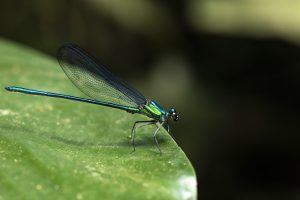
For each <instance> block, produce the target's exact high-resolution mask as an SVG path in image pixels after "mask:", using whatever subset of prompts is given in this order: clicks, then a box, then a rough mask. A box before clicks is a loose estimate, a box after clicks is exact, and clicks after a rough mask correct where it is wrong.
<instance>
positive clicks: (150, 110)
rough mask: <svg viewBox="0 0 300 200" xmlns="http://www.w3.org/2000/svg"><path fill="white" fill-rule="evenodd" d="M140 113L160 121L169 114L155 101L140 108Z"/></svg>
mask: <svg viewBox="0 0 300 200" xmlns="http://www.w3.org/2000/svg"><path fill="white" fill-rule="evenodd" d="M140 113H141V114H144V115H146V116H148V117H150V118H153V119H155V120H158V121H162V120H164V118H165V116H166V115H167V113H166V112H165V110H164V109H163V108H162V107H161V106H160V105H159V104H157V103H156V102H155V101H150V102H149V103H148V104H146V105H144V106H143V108H142V109H141V110H140Z"/></svg>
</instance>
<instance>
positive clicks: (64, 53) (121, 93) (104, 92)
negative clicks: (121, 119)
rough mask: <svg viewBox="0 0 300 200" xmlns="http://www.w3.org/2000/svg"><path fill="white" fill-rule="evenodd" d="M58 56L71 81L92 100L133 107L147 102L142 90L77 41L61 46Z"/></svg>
mask: <svg viewBox="0 0 300 200" xmlns="http://www.w3.org/2000/svg"><path fill="white" fill-rule="evenodd" d="M57 59H58V62H59V64H60V66H61V68H62V69H63V71H64V72H65V74H66V75H67V76H68V77H69V79H70V80H71V81H72V83H73V84H74V85H76V86H77V87H78V88H79V89H80V90H81V91H82V92H83V93H84V94H86V95H87V96H89V97H91V98H92V99H95V100H98V101H104V102H111V103H116V104H119V105H125V106H130V107H138V106H140V105H143V104H145V103H146V101H147V100H146V98H145V97H144V96H143V95H142V94H141V93H140V92H139V91H137V90H136V89H134V88H133V87H131V86H130V85H128V83H126V82H125V81H123V80H121V79H120V78H118V77H116V76H115V75H113V74H112V73H111V72H110V71H108V70H107V69H106V68H105V67H104V66H103V65H102V64H100V63H99V62H98V61H97V60H96V59H95V58H94V57H93V56H91V55H89V54H88V53H87V52H86V51H84V50H83V49H81V48H80V47H79V46H77V45H75V44H66V45H63V46H61V47H60V48H59V49H58V52H57Z"/></svg>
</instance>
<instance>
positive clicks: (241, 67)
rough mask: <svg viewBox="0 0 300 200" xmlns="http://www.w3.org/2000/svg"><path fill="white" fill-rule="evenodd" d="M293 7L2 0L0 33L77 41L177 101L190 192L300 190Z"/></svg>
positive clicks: (272, 195)
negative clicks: (193, 184) (193, 180)
mask: <svg viewBox="0 0 300 200" xmlns="http://www.w3.org/2000/svg"><path fill="white" fill-rule="evenodd" d="M299 11H300V2H297V1H292V0H284V1H283V0H273V1H269V0H202V1H200V0H198V1H197V0H188V1H187V0H186V1H184V0H174V1H156V0H129V1H122V0H59V1H58V0H43V1H39V0H27V1H20V0H1V1H0V36H1V37H3V38H7V39H10V40H13V41H16V42H18V43H21V44H24V45H27V46H31V47H32V48H34V49H38V50H41V51H43V52H45V53H47V54H49V55H53V56H55V53H56V50H57V48H58V47H59V46H60V45H61V44H63V43H66V42H72V43H77V44H79V45H80V46H82V47H83V48H84V49H86V50H88V51H89V52H91V53H92V54H93V55H94V56H95V57H97V58H100V60H101V61H102V62H103V63H106V65H107V66H108V68H109V69H110V70H111V71H112V72H114V73H115V74H117V75H119V76H121V77H123V78H124V79H126V80H128V81H129V82H130V83H132V85H134V86H135V87H137V88H138V89H139V90H141V91H142V93H144V94H145V96H148V97H149V98H152V99H156V100H157V101H158V102H161V104H162V105H163V106H164V107H165V108H166V109H168V108H169V107H171V106H173V107H175V108H176V109H177V110H178V111H179V113H180V121H179V122H178V123H176V124H175V123H172V124H171V127H172V129H171V131H172V132H173V134H174V135H175V138H176V140H177V142H178V144H179V145H180V146H181V147H182V148H183V150H184V151H185V152H186V154H187V155H188V157H189V158H190V160H191V161H192V163H193V165H194V167H195V169H196V171H197V176H198V184H199V186H198V187H199V194H198V196H199V199H231V200H232V199H299V198H300V181H299V180H300V175H299V174H300V173H299V169H300V155H299V152H300V147H299V141H300V140H299V139H300V138H299V125H298V124H299V116H300V115H299V105H298V104H299V99H300V98H299V97H300V95H299V89H300V81H299V77H300V46H299V45H300V12H299ZM28 59H30V58H28ZM57 67H59V65H57ZM32 73H34V72H32ZM20 77H21V74H20ZM0 78H1V75H0ZM53 91H56V90H55V88H53ZM57 92H59V91H57Z"/></svg>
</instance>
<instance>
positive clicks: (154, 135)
mask: <svg viewBox="0 0 300 200" xmlns="http://www.w3.org/2000/svg"><path fill="white" fill-rule="evenodd" d="M159 129H160V127H159V126H157V129H156V130H155V131H154V133H153V139H154V141H155V144H156V147H157V149H158V150H159V153H160V154H162V152H161V150H160V148H159V145H158V142H157V138H156V134H157V133H158V131H159Z"/></svg>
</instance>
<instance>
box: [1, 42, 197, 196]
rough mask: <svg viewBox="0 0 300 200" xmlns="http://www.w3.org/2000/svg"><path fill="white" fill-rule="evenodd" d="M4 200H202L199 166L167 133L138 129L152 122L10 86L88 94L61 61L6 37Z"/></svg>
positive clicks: (3, 56) (3, 65) (3, 49)
mask: <svg viewBox="0 0 300 200" xmlns="http://www.w3.org/2000/svg"><path fill="white" fill-rule="evenodd" d="M0 75H1V79H0V87H1V88H0V97H1V100H0V199H1V200H2V199H30V200H31V199H168V200H169V199H196V177H195V172H194V170H193V167H192V165H191V163H190V162H189V160H188V159H187V157H186V156H185V154H184V153H183V152H182V150H181V149H180V147H178V145H177V144H176V143H175V141H174V140H172V138H171V137H170V135H168V133H167V132H166V131H164V130H161V131H160V132H159V136H158V139H159V143H160V147H161V149H162V151H163V154H162V155H160V154H159V153H158V150H157V149H156V148H155V145H154V143H153V140H152V132H153V130H154V128H155V127H145V128H141V129H139V130H138V132H137V139H136V144H137V150H136V151H135V152H134V153H130V152H131V150H132V147H131V143H130V138H129V135H130V131H131V127H132V125H133V122H134V121H135V120H142V119H145V117H143V116H140V115H132V114H129V113H126V112H123V111H119V110H116V109H111V108H106V107H101V106H96V105H90V104H85V103H76V102H70V101H66V100H62V99H54V98H46V97H39V96H31V95H24V94H20V93H9V92H7V91H5V90H4V87H5V86H9V85H17V86H23V87H28V88H33V89H39V90H46V91H53V92H61V93H65V94H71V95H77V96H82V94H81V93H80V91H78V90H77V89H76V88H75V87H74V86H73V85H72V83H71V82H70V81H69V80H68V79H67V77H66V76H65V74H64V73H63V71H62V70H61V69H60V67H59V65H58V63H57V62H56V60H55V59H53V58H51V57H48V56H46V55H43V54H41V53H39V52H37V51H35V50H32V49H29V48H25V47H22V46H21V45H18V44H14V43H11V42H8V41H5V40H3V39H2V40H0Z"/></svg>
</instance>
